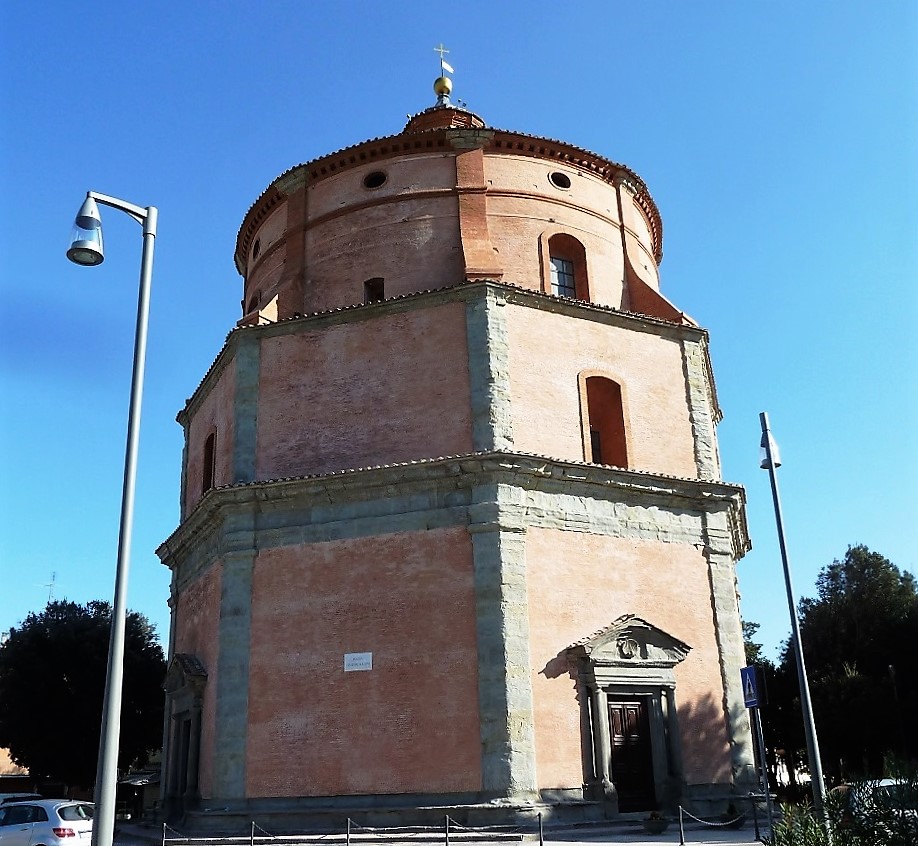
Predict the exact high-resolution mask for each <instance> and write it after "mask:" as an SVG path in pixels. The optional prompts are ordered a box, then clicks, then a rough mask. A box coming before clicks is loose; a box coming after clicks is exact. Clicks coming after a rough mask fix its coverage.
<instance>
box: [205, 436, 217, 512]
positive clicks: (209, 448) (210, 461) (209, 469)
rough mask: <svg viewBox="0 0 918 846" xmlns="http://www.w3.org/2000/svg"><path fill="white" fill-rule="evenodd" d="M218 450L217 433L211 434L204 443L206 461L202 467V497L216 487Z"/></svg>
mask: <svg viewBox="0 0 918 846" xmlns="http://www.w3.org/2000/svg"><path fill="white" fill-rule="evenodd" d="M216 448H217V433H216V432H211V433H210V434H209V435H208V436H207V440H206V441H204V460H203V462H202V467H201V496H204V494H206V493H207V492H208V491H209V490H210V489H211V488H212V487H213V486H214V460H215V453H216Z"/></svg>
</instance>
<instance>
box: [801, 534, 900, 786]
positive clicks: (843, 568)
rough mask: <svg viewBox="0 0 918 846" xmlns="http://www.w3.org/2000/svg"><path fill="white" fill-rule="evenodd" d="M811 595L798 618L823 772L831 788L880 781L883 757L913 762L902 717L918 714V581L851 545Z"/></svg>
mask: <svg viewBox="0 0 918 846" xmlns="http://www.w3.org/2000/svg"><path fill="white" fill-rule="evenodd" d="M816 591H817V596H816V598H815V599H803V600H801V602H800V609H799V613H800V632H801V639H802V641H803V647H804V655H805V657H806V663H807V673H808V676H809V679H810V689H811V693H812V697H813V710H814V714H815V718H816V723H817V729H818V731H819V739H820V745H821V752H822V759H823V762H824V769H825V771H826V775H827V776H829V777H830V778H832V779H834V780H836V781H840V780H843V779H850V778H852V777H867V778H878V777H880V776H882V775H884V772H883V762H884V757H885V755H886V754H887V753H889V752H893V753H894V754H895V755H896V756H897V757H900V758H902V759H906V760H907V759H912V760H914V759H915V758H916V757H918V737H916V733H915V730H914V727H913V725H911V723H912V721H911V720H908V719H907V718H906V715H907V714H913V713H916V712H918V684H916V675H918V652H916V650H915V644H916V643H918V589H916V584H915V578H914V577H913V576H912V575H911V573H908V572H903V571H900V570H899V569H898V568H897V567H896V566H895V565H894V564H892V563H891V562H890V561H889V560H888V559H886V558H884V557H883V556H882V555H880V554H879V553H876V552H872V551H871V550H869V549H867V547H865V546H852V547H849V548H848V551H847V553H846V554H845V557H844V558H842V559H841V560H840V561H833V562H832V564H830V565H829V566H828V567H825V568H824V569H823V570H822V571H821V572H820V574H819V577H818V579H817V582H816ZM790 652H791V650H790V649H786V650H785V663H788V662H789V658H790V656H789V654H788V653H790ZM790 663H791V664H793V662H792V661H791V662H790ZM795 672H796V669H795Z"/></svg>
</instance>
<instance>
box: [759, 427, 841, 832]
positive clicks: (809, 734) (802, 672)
mask: <svg viewBox="0 0 918 846" xmlns="http://www.w3.org/2000/svg"><path fill="white" fill-rule="evenodd" d="M759 420H760V422H761V424H762V435H763V438H762V444H763V446H764V447H765V456H766V459H767V467H766V469H767V470H768V478H769V479H770V480H771V495H772V499H773V500H774V504H775V523H776V524H777V527H778V544H779V546H780V547H781V562H782V564H783V565H784V585H785V587H786V589H787V608H788V611H789V613H790V620H791V632H792V634H791V641H792V642H793V644H794V654H795V655H796V658H797V683H798V685H799V687H800V707H801V708H802V710H803V729H804V732H805V733H806V754H807V758H808V759H809V763H810V779H811V785H812V788H813V807H814V808H815V810H816V814H817V816H818V817H819V819H820V820H821V821H822V822H823V824H825V823H826V786H825V782H824V781H823V778H822V762H821V760H820V758H819V740H818V739H817V737H816V723H815V722H814V720H813V705H812V702H811V701H810V685H809V681H808V680H807V675H806V664H805V663H804V661H803V644H802V643H801V641H800V622H799V621H798V619H797V607H796V605H795V604H794V588H793V584H792V582H791V570H790V563H789V562H788V559H787V545H786V544H785V542H784V520H783V518H782V516H781V497H780V496H779V494H778V478H777V475H776V474H775V464H774V461H773V460H772V454H771V443H772V441H771V431H770V430H769V428H768V414H767V412H764V411H763V412H761V413H760V414H759Z"/></svg>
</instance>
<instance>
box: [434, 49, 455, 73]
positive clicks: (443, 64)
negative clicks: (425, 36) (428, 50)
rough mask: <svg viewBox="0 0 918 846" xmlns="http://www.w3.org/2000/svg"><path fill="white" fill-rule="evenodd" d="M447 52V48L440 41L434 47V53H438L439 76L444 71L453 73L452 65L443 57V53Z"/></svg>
mask: <svg viewBox="0 0 918 846" xmlns="http://www.w3.org/2000/svg"><path fill="white" fill-rule="evenodd" d="M448 52H449V50H447V49H446V48H445V47H444V46H443V42H442V41H441V42H440V46H439V47H434V53H439V54H440V76H442V75H443V74H445V73H455V71H454V70H453V66H452V65H451V64H450V63H449V62H447V61H446V59H444V58H443V54H444V53H448Z"/></svg>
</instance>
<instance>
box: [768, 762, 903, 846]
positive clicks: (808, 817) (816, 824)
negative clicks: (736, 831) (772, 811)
mask: <svg viewBox="0 0 918 846" xmlns="http://www.w3.org/2000/svg"><path fill="white" fill-rule="evenodd" d="M878 788H880V789H878ZM916 791H918V782H916V780H915V779H914V778H909V779H902V780H901V781H899V782H898V783H897V784H896V785H895V786H894V788H893V789H890V788H889V787H882V788H881V786H880V784H879V783H878V782H863V783H861V784H858V785H854V786H851V787H849V788H848V789H846V790H839V789H836V790H833V791H831V792H830V793H829V795H828V796H827V797H826V821H825V823H823V822H822V821H820V820H819V818H818V817H817V816H816V814H815V812H814V811H813V808H812V807H811V806H809V805H803V806H796V805H782V807H781V810H782V815H783V817H782V819H781V820H780V822H777V823H775V827H774V831H773V832H772V834H771V837H766V838H765V841H764V842H765V843H766V844H767V846H880V844H883V846H915V844H916V843H918V806H916Z"/></svg>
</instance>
